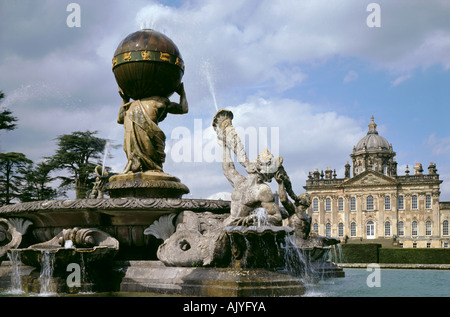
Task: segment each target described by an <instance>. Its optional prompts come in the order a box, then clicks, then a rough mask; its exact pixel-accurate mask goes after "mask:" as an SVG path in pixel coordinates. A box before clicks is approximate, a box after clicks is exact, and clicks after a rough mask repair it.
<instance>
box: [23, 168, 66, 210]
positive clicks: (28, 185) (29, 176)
mask: <svg viewBox="0 0 450 317" xmlns="http://www.w3.org/2000/svg"><path fill="white" fill-rule="evenodd" d="M52 170H53V167H52V166H51V164H49V162H48V161H44V162H40V163H38V164H37V165H34V166H33V167H32V168H30V169H29V170H27V171H26V172H25V175H24V180H25V186H24V188H23V189H22V191H21V194H20V201H21V202H28V201H39V200H52V199H56V198H57V197H60V196H65V191H64V190H58V189H55V188H53V187H51V186H49V183H51V182H53V181H55V180H56V177H51V172H52Z"/></svg>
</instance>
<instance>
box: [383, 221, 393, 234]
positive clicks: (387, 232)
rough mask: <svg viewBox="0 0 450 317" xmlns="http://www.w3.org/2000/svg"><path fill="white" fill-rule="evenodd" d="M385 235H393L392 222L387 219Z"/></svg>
mask: <svg viewBox="0 0 450 317" xmlns="http://www.w3.org/2000/svg"><path fill="white" fill-rule="evenodd" d="M384 235H385V236H386V237H390V236H391V222H390V221H386V222H385V223H384Z"/></svg>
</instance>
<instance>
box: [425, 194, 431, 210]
mask: <svg viewBox="0 0 450 317" xmlns="http://www.w3.org/2000/svg"><path fill="white" fill-rule="evenodd" d="M425 209H431V195H426V196H425Z"/></svg>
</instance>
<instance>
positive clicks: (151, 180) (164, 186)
mask: <svg viewBox="0 0 450 317" xmlns="http://www.w3.org/2000/svg"><path fill="white" fill-rule="evenodd" d="M107 191H108V192H109V195H110V197H111V198H123V197H136V198H181V196H183V195H184V194H188V193H189V188H188V187H187V186H186V185H184V184H182V183H181V182H180V179H178V178H177V177H175V176H172V175H169V174H167V173H164V172H160V171H146V172H139V173H127V174H118V175H114V176H112V177H111V178H110V179H109V183H108V184H107Z"/></svg>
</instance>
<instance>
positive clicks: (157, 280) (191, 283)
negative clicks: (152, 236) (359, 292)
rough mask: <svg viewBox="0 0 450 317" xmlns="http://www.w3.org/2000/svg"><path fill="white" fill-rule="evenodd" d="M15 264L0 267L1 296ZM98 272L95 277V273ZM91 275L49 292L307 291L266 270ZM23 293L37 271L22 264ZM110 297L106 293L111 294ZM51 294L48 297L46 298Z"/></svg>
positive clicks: (125, 267) (152, 268)
mask: <svg viewBox="0 0 450 317" xmlns="http://www.w3.org/2000/svg"><path fill="white" fill-rule="evenodd" d="M12 267H13V265H12V263H11V262H10V261H4V262H3V263H2V264H1V265H0V292H1V291H3V290H4V291H6V290H8V289H11V275H12V274H13V268H12ZM95 272H96V273H102V274H101V275H99V274H97V275H96V276H93V273H95ZM88 273H89V274H88V276H89V277H90V278H89V279H88V280H87V281H83V282H82V284H81V285H80V286H79V287H69V286H68V284H67V276H68V274H70V272H66V273H64V272H58V273H55V274H54V276H53V277H52V278H51V281H50V283H51V284H52V287H51V289H52V290H54V291H55V293H57V294H59V296H60V295H61V294H77V293H78V294H79V293H83V292H84V293H85V292H107V293H109V292H123V293H136V292H138V293H157V294H165V295H167V296H204V297H275V296H276V297H278V296H302V295H304V294H305V287H304V285H303V283H302V281H301V280H300V279H298V278H296V277H294V276H292V275H289V274H284V273H280V272H275V271H270V270H264V269H245V270H240V269H233V268H205V267H166V266H165V265H164V264H163V263H162V262H160V261H113V262H112V263H111V266H108V267H107V268H102V270H93V271H90V272H88ZM21 275H22V276H21V279H22V292H23V293H24V294H27V293H39V290H40V289H41V285H40V282H39V269H37V268H34V267H30V266H26V265H22V266H21ZM109 294H110V293H109ZM50 295H51V294H50Z"/></svg>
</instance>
